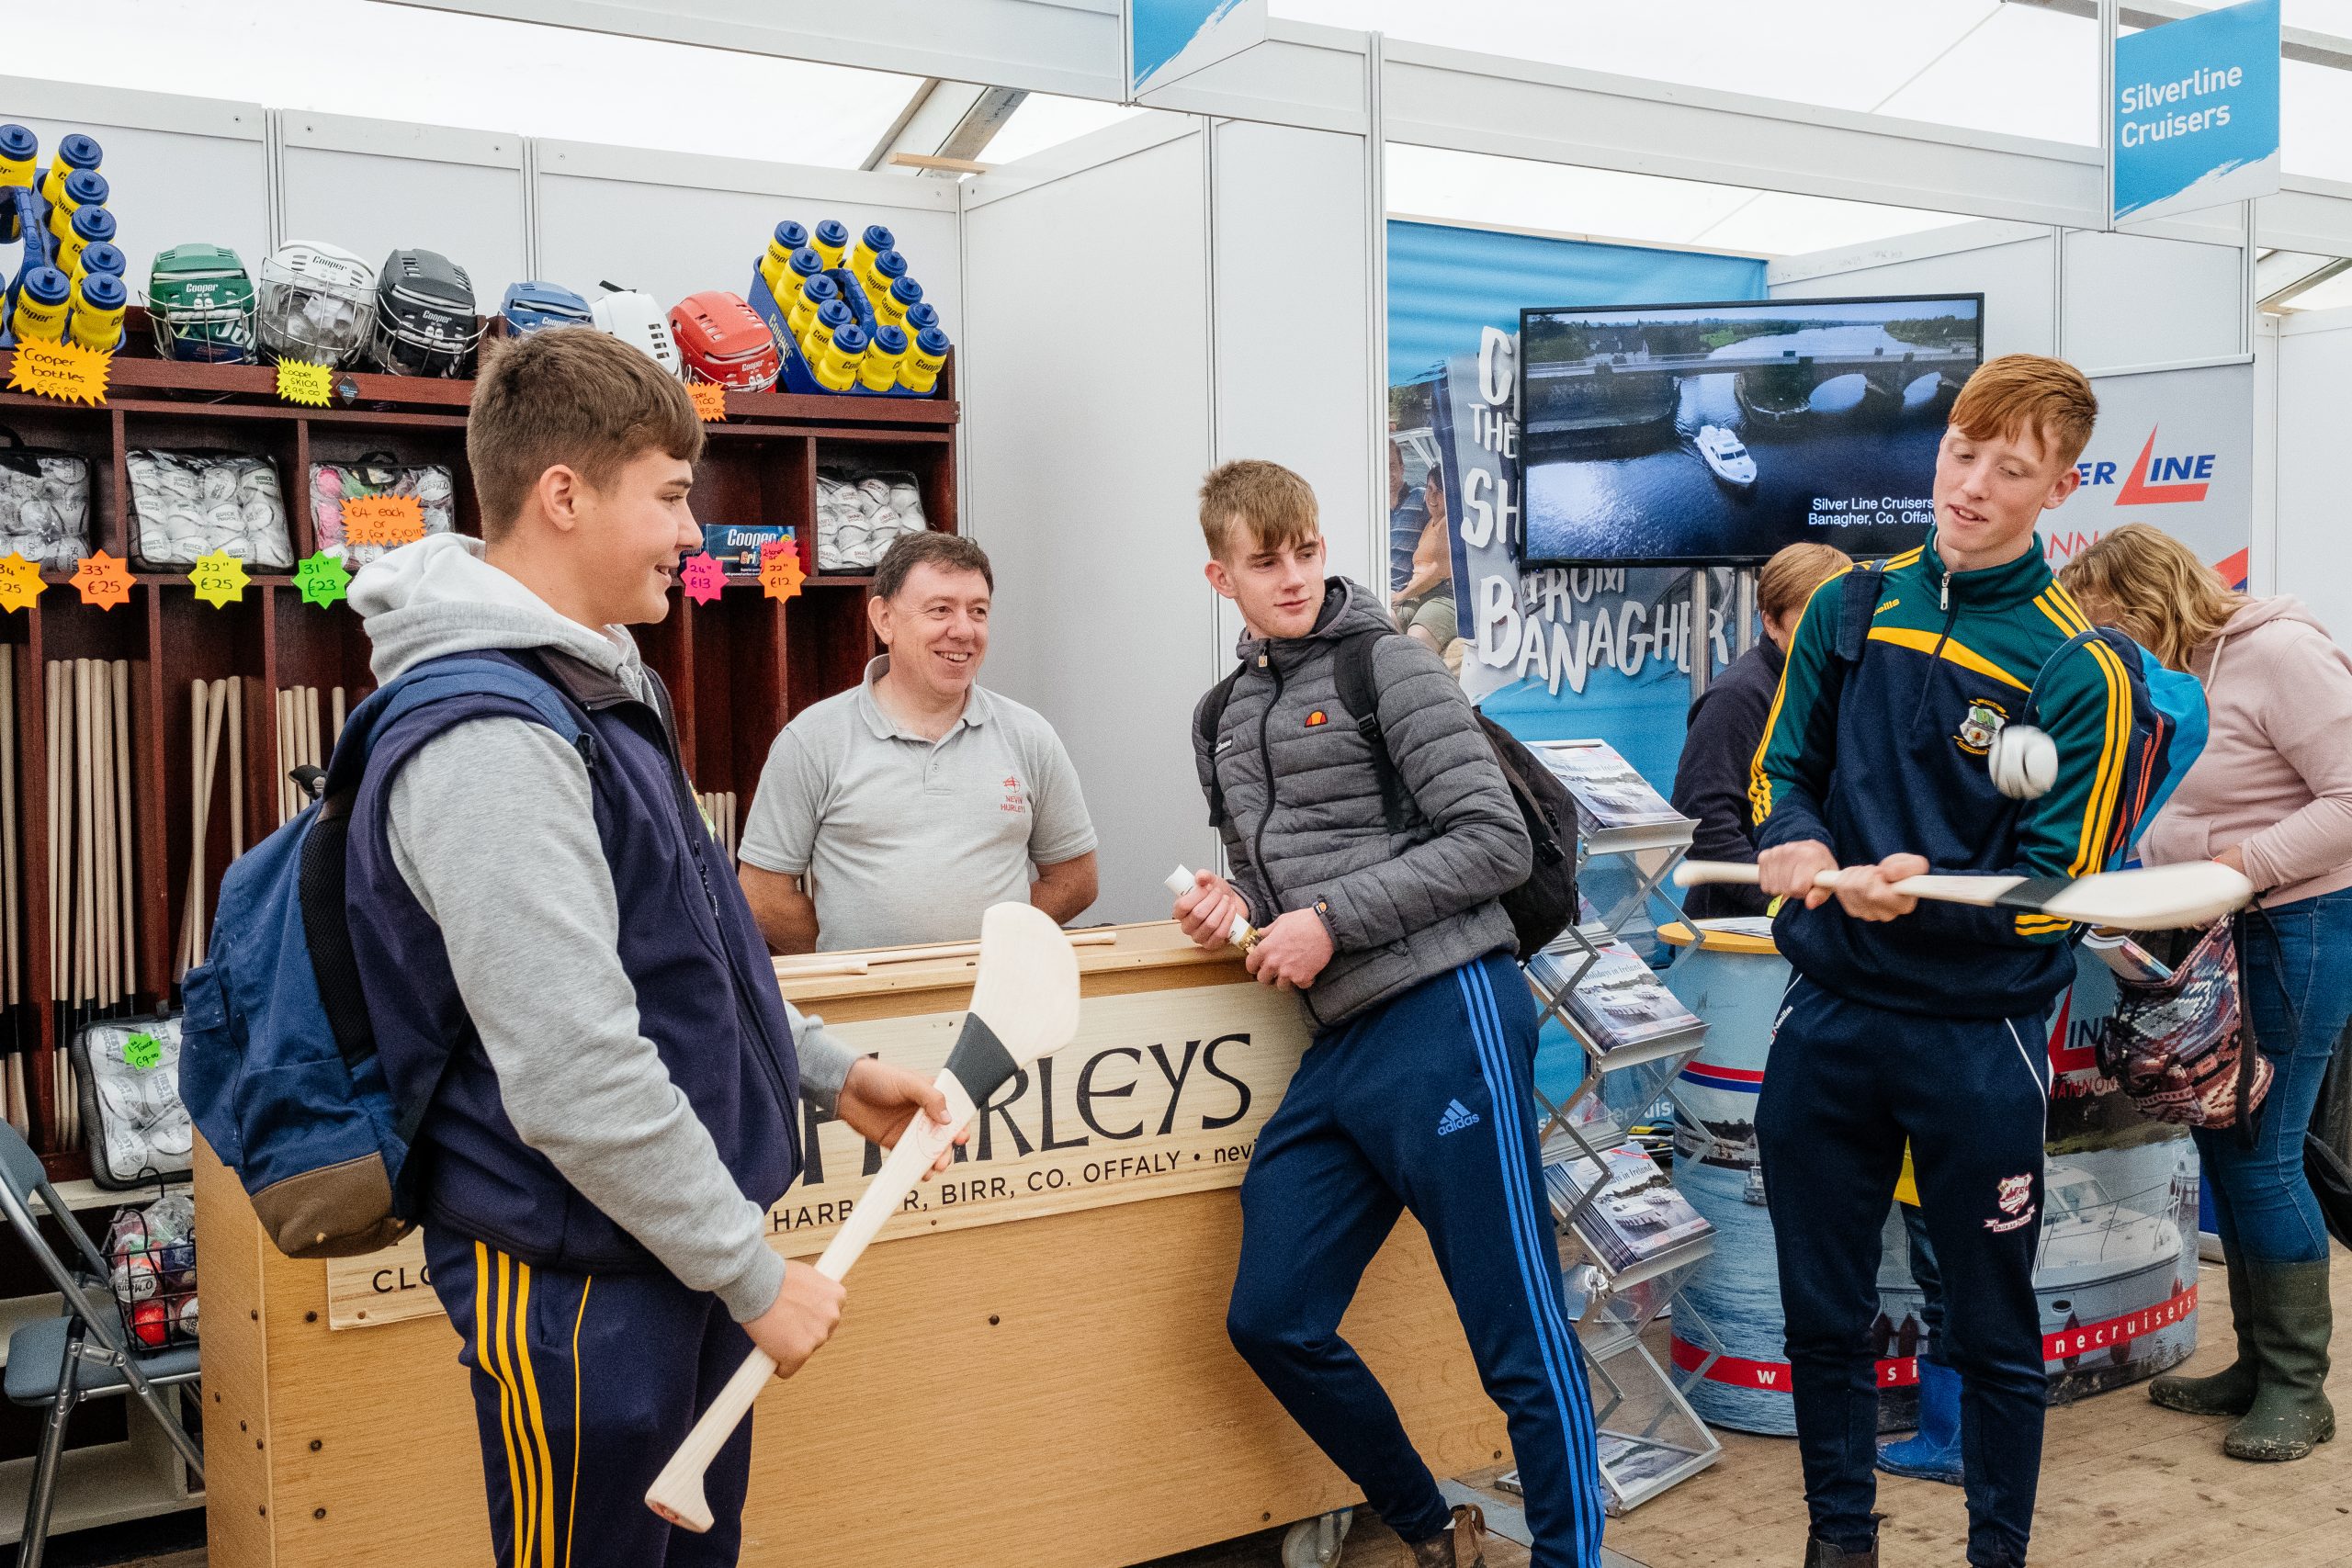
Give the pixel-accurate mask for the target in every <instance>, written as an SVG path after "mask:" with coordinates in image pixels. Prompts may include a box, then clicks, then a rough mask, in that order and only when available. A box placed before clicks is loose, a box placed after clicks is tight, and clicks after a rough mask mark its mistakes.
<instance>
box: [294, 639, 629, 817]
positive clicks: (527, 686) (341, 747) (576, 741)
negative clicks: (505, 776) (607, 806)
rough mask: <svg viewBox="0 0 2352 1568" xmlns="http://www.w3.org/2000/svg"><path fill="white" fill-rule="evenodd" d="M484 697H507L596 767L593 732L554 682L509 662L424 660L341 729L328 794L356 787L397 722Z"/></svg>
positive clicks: (380, 691) (377, 692) (372, 697)
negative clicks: (429, 708) (439, 705)
mask: <svg viewBox="0 0 2352 1568" xmlns="http://www.w3.org/2000/svg"><path fill="white" fill-rule="evenodd" d="M481 694H490V695H493V696H502V697H510V698H512V699H514V700H515V701H516V702H519V703H521V704H523V705H526V706H527V707H528V708H530V710H531V711H532V712H533V713H534V714H535V715H537V717H538V720H539V722H540V723H542V724H544V725H546V726H547V727H548V728H549V729H552V730H554V731H555V732H556V734H558V735H559V736H561V737H562V738H563V742H564V744H565V745H567V746H570V747H571V748H572V749H573V750H576V751H578V752H579V753H580V754H581V760H582V761H585V762H587V763H590V764H591V765H593V764H594V761H595V760H596V732H595V731H594V729H593V728H590V726H589V721H588V716H587V715H586V714H584V713H582V711H581V710H580V708H579V707H578V705H575V704H574V703H573V702H572V700H571V697H569V696H568V695H566V694H564V692H563V690H562V688H560V686H558V685H557V684H556V683H555V682H554V681H552V680H551V679H549V678H548V677H547V676H544V675H541V674H538V673H537V672H536V671H531V670H528V669H526V668H525V667H524V666H523V665H522V664H520V663H518V662H515V661H514V660H505V659H489V658H476V657H470V656H467V655H463V654H460V655H456V656H453V657H450V658H447V659H435V660H427V661H426V662H425V663H423V664H420V665H417V666H416V667H414V668H413V669H411V670H408V671H404V672H402V673H401V674H400V675H397V676H395V677H393V678H392V679H391V680H390V681H389V682H386V683H385V684H383V685H382V686H379V687H378V688H377V689H376V690H375V691H374V692H373V693H371V694H369V695H368V700H367V701H366V702H363V703H361V704H360V705H359V706H358V707H357V708H356V709H355V710H354V711H353V713H352V715H351V717H350V719H349V720H348V721H347V722H346V723H345V726H344V732H343V739H340V740H338V741H336V742H335V748H334V756H333V757H332V758H330V759H329V760H328V763H327V777H326V793H327V794H329V795H333V794H334V793H335V792H336V791H338V790H341V789H343V788H345V787H346V786H351V785H356V784H357V783H358V775H359V774H360V773H362V772H363V771H365V769H366V768H367V765H368V751H369V750H370V749H372V748H373V746H374V744H375V740H376V737H377V736H378V735H379V734H381V733H382V732H383V731H384V730H386V729H389V728H391V726H392V725H394V724H395V723H397V722H399V721H400V720H401V719H402V718H404V717H406V716H408V715H410V714H412V713H413V712H415V711H416V710H417V709H418V708H421V707H424V706H425V705H428V704H431V703H436V702H441V701H443V700H445V699H447V698H450V697H462V696H475V695H481Z"/></svg>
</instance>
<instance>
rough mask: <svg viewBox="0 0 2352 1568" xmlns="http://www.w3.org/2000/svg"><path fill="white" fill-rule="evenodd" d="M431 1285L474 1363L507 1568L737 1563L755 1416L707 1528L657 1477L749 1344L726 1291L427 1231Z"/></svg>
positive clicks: (493, 1521)
mask: <svg viewBox="0 0 2352 1568" xmlns="http://www.w3.org/2000/svg"><path fill="white" fill-rule="evenodd" d="M424 1253H425V1258H426V1260H427V1261H428V1262H429V1263H430V1264H431V1265H432V1269H433V1289H434V1292H435V1294H437V1295H438V1296H439V1297H440V1298H441V1304H442V1305H443V1306H444V1307H446V1308H447V1309H448V1313H449V1321H450V1322H451V1323H452V1324H454V1325H456V1326H457V1330H458V1335H459V1337H461V1338H462V1339H463V1341H464V1348H463V1349H462V1350H460V1351H459V1352H458V1359H459V1360H460V1361H461V1362H463V1363H464V1365H465V1367H466V1370H467V1371H469V1372H470V1373H472V1375H473V1390H474V1418H475V1420H476V1422H477V1424H478V1425H479V1426H480V1427H481V1457H482V1476H483V1480H484V1482H485V1483H487V1489H488V1492H489V1496H490V1536H491V1542H492V1561H493V1562H495V1563H497V1564H498V1568H726V1565H729V1564H732V1563H733V1562H735V1559H736V1554H737V1552H738V1551H740V1550H741V1545H742V1537H743V1523H742V1515H743V1497H744V1494H745V1492H746V1490H747V1489H748V1487H749V1485H750V1482H751V1471H752V1423H751V1422H750V1421H749V1420H746V1421H744V1422H743V1424H742V1425H741V1426H740V1427H736V1428H735V1435H734V1437H733V1438H729V1441H728V1443H727V1446H726V1447H724V1448H722V1449H720V1450H718V1459H717V1460H715V1461H713V1462H712V1464H711V1467H710V1471H709V1473H708V1474H707V1476H705V1478H704V1480H703V1495H704V1496H705V1497H706V1498H707V1499H708V1501H709V1503H710V1511H711V1517H712V1520H713V1522H712V1525H711V1528H710V1532H709V1533H708V1534H707V1535H696V1534H695V1533H694V1532H692V1531H691V1530H683V1529H672V1528H671V1526H670V1525H669V1524H668V1523H667V1522H666V1521H664V1520H663V1519H662V1518H661V1517H659V1516H658V1515H656V1514H655V1513H654V1512H653V1510H652V1509H650V1508H649V1507H647V1506H645V1489H646V1488H647V1487H649V1486H650V1485H652V1484H653V1477H654V1475H655V1474H656V1473H657V1472H660V1470H661V1468H662V1465H663V1464H665V1463H667V1462H668V1461H669V1458H670V1455H671V1454H672V1453H673V1451H674V1450H676V1449H677V1446H678V1445H679V1444H680V1443H681V1442H683V1441H684V1440H685V1436H686V1433H687V1432H688V1431H689V1430H690V1429H691V1428H692V1427H693V1426H694V1423H695V1416H698V1415H700V1414H701V1413H702V1410H703V1408H704V1407H705V1406H706V1405H707V1404H709V1403H710V1402H711V1401H712V1400H713V1399H714V1398H716V1397H717V1396H718V1391H719V1389H720V1387H721V1386H722V1385H724V1384H725V1383H726V1382H727V1380H728V1379H729V1378H730V1377H732V1376H734V1375H735V1371H736V1369H737V1368H738V1367H740V1366H741V1365H742V1362H743V1358H744V1357H746V1356H748V1355H750V1354H751V1353H752V1338H751V1336H750V1335H748V1334H746V1333H744V1332H743V1330H742V1328H741V1326H740V1325H737V1324H736V1323H735V1321H734V1320H733V1319H732V1318H730V1317H729V1316H728V1315H727V1309H726V1308H725V1307H724V1306H721V1305H720V1304H719V1301H718V1297H717V1296H714V1295H712V1294H711V1293H710V1292H707V1291H690V1290H688V1289H687V1288H686V1287H685V1286H684V1285H683V1284H680V1283H679V1282H678V1280H675V1279H674V1278H673V1277H672V1276H671V1275H669V1274H666V1273H652V1274H595V1275H588V1274H574V1273H568V1272H565V1271H563V1270H560V1269H534V1268H532V1267H531V1266H530V1265H528V1264H526V1263H523V1262H521V1261H520V1260H518V1259H516V1258H511V1257H509V1256H507V1255H506V1254H505V1253H503V1252H501V1251H499V1250H498V1249H497V1248H496V1247H485V1246H483V1245H482V1244H481V1243H480V1242H476V1241H469V1240H466V1239H465V1238H463V1237H461V1236H456V1235H447V1234H444V1233H439V1232H435V1231H433V1230H429V1229H428V1230H427V1231H426V1232H425V1234H424Z"/></svg>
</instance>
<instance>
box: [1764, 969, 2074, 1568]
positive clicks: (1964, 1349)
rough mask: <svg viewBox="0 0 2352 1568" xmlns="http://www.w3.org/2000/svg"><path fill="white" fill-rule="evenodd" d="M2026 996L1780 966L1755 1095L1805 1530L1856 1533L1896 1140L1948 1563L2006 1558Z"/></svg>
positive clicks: (2020, 1281) (2036, 1407) (2029, 1408)
mask: <svg viewBox="0 0 2352 1568" xmlns="http://www.w3.org/2000/svg"><path fill="white" fill-rule="evenodd" d="M2043 1038H2044V1037H2043V1034H2042V1020H2041V1015H2040V1014H2039V1013H2033V1014H2029V1015H2025V1016H2022V1017H2018V1018H2013V1019H2002V1018H1950V1017H1941V1016H1931V1015H1928V1014H1923V1013H1905V1012H1891V1011H1889V1010H1886V1009H1883V1008H1877V1007H1872V1006H1870V1005H1869V1004H1868V1003H1864V1002H1858V1001H1854V1000H1851V999H1850V998H1846V997H1841V996H1839V995H1838V994H1837V993H1836V992H1833V991H1829V990H1826V989H1825V988H1823V987H1821V986H1818V985H1816V984H1815V983H1814V982H1813V981H1811V980H1806V979H1803V978H1800V979H1798V980H1797V982H1796V983H1795V984H1794V985H1793V986H1792V987H1790V990H1789V995H1788V997H1787V998H1786V1000H1785V1001H1784V1002H1783V1004H1782V1008H1781V1019H1780V1021H1779V1025H1778V1028H1777V1029H1776V1030H1775V1032H1774V1033H1773V1037H1772V1059H1771V1066H1770V1071H1768V1072H1767V1073H1766V1074H1765V1077H1764V1092H1763V1096H1762V1098H1761V1100H1760V1101H1759V1102H1758V1106H1757V1111H1756V1137H1757V1146H1758V1152H1759V1153H1760V1155H1761V1156H1762V1158H1763V1163H1764V1181H1765V1190H1766V1191H1767V1193H1768V1195H1769V1201H1770V1206H1771V1212H1772V1232H1773V1236H1774V1240H1775V1243H1776V1245H1777V1247H1778V1248H1779V1252H1780V1266H1781V1309H1782V1311H1783V1313H1784V1314H1786V1316H1787V1319H1788V1353H1789V1363H1790V1369H1791V1371H1790V1390H1791V1393H1792V1394H1793V1395H1794V1396H1795V1404H1796V1418H1797V1445H1798V1449H1799V1450H1800V1452H1801V1454H1802V1456H1803V1459H1804V1488H1805V1501H1806V1502H1807V1503H1808V1504H1809V1505H1810V1506H1811V1509H1812V1515H1813V1530H1814V1533H1815V1535H1817V1536H1819V1537H1820V1538H1821V1539H1822V1540H1827V1541H1829V1542H1831V1543H1833V1544H1835V1545H1838V1546H1841V1547H1845V1548H1849V1549H1852V1548H1856V1547H1860V1546H1861V1545H1863V1544H1864V1543H1866V1542H1868V1541H1870V1540H1872V1539H1873V1538H1874V1536H1875V1534H1876V1530H1877V1527H1876V1526H1875V1525H1874V1524H1873V1523H1872V1521H1871V1502H1872V1500H1873V1499H1874V1498H1875V1496H1876V1495H1877V1487H1876V1478H1875V1475H1874V1473H1873V1471H1872V1464H1873V1461H1875V1460H1876V1458H1877V1453H1878V1450H1877V1439H1878V1377H1877V1369H1876V1366H1875V1363H1874V1359H1873V1357H1872V1354H1871V1343H1870V1330H1871V1322H1872V1321H1873V1320H1874V1319H1875V1317H1876V1316H1877V1314H1878V1306H1879V1298H1878V1265H1879V1237H1880V1234H1881V1231H1882V1229H1883V1226H1884V1225H1885V1224H1886V1212H1887V1207H1888V1205H1889V1204H1890V1203H1892V1202H1893V1201H1894V1183H1895V1179H1896V1177H1897V1176H1898V1175H1899V1174H1900V1173H1901V1171H1902V1168H1903V1143H1904V1140H1905V1138H1906V1137H1907V1138H1909V1139H1910V1141H1911V1158H1912V1168H1913V1171H1914V1174H1915V1175H1916V1177H1917V1181H1918V1187H1919V1213H1920V1217H1921V1218H1922V1219H1923V1220H1924V1221H1925V1222H1926V1224H1927V1227H1928V1236H1929V1238H1930V1239H1931V1241H1932V1243H1933V1245H1934V1248H1935V1266H1936V1269H1937V1271H1938V1273H1939V1275H1940V1276H1941V1280H1942V1284H1943V1287H1944V1317H1943V1324H1942V1326H1941V1329H1940V1330H1939V1333H1938V1335H1937V1347H1936V1350H1937V1359H1939V1360H1941V1361H1943V1362H1944V1363H1946V1364H1947V1365H1949V1366H1951V1368H1952V1369H1953V1370H1954V1371H1958V1372H1959V1373H1960V1386H1961V1395H1960V1446H1961V1461H1962V1465H1963V1466H1964V1468H1965V1471H1966V1476H1967V1481H1966V1485H1967V1492H1968V1561H1969V1562H1972V1563H1977V1564H1981V1565H1984V1568H1994V1565H2000V1564H2021V1563H2023V1562H2025V1560H2026V1542H2027V1538H2028V1536H2029V1535H2030V1532H2031V1529H2032V1526H2033V1499H2034V1487H2035V1483H2036V1481H2037V1479H2038V1478H2039V1475H2040V1472H2041V1424H2042V1416H2043V1415H2044V1413H2045V1410H2046V1407H2047V1401H2048V1397H2049V1381H2048V1377H2047V1374H2046V1373H2045V1371H2044V1363H2043V1360H2042V1353H2041V1344H2042V1341H2041V1309H2040V1307H2039V1306H2038V1305H2037V1303H2036V1302H2035V1298H2034V1293H2033V1264H2034V1254H2035V1252H2036V1249H2037V1247H2038V1246H2039V1244H2040V1241H2041V1193H2042V1182H2041V1156H2042V1140H2043V1135H2044V1134H2043V1129H2044V1125H2045V1123H2046V1122H2047V1121H2048V1115H2049V1102H2050V1056H2049V1053H2048V1050H2047V1049H2046V1047H2045V1046H2044V1044H2043Z"/></svg>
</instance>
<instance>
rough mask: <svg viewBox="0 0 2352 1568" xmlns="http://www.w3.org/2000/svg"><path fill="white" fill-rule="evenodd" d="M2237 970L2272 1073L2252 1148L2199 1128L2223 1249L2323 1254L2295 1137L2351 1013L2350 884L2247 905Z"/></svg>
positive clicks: (2283, 1255) (2270, 1256)
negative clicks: (2267, 905) (2264, 905)
mask: <svg viewBox="0 0 2352 1568" xmlns="http://www.w3.org/2000/svg"><path fill="white" fill-rule="evenodd" d="M2238 969H2239V975H2240V976H2241V978H2242V980H2243V982H2244V986H2245V1013H2246V1017H2247V1018H2248V1019H2249V1020H2251V1021H2252V1022H2253V1025H2254V1039H2255V1043H2256V1044H2257V1045H2259V1046H2260V1047H2261V1048H2262V1054H2263V1055H2265V1056H2267V1057H2268V1058H2269V1059H2270V1066H2272V1068H2273V1069H2275V1071H2276V1074H2277V1076H2276V1077H2273V1078H2272V1079H2271V1080H2270V1092H2269V1094H2268V1096H2267V1097H2266V1098H2265V1099H2264V1100H2263V1102H2262V1108H2261V1110H2260V1111H2259V1112H2258V1115H2257V1118H2256V1125H2255V1135H2254V1146H2253V1147H2252V1148H2248V1147H2246V1146H2245V1140H2244V1139H2243V1138H2242V1137H2241V1136H2240V1135H2239V1133H2238V1129H2236V1128H2234V1127H2222V1128H2217V1129H2214V1130H2211V1131H2208V1130H2207V1129H2205V1128H2202V1127H2199V1128H2196V1129H2194V1133H2195V1135H2196V1139H2197V1153H2198V1156H2199V1158H2200V1159H2202V1160H2203V1162H2204V1168H2205V1174H2206V1178H2207V1179H2208V1180H2210V1181H2211V1183H2212V1187H2213V1213H2214V1216H2215V1220H2216V1223H2217V1224H2219V1225H2220V1226H2221V1235H2222V1247H2225V1248H2227V1249H2228V1250H2229V1252H2230V1253H2231V1255H2232V1256H2233V1257H2243V1258H2254V1259H2258V1260H2260V1261H2262V1262H2266V1263H2315V1262H2318V1261H2320V1260H2322V1259H2324V1258H2326V1257H2327V1225H2326V1223H2325V1221H2324V1219H2322V1217H2321V1215H2320V1210H2319V1201H2318V1200H2317V1199H2316V1198H2314V1197H2312V1188H2311V1183H2310V1182H2309V1181H2308V1180H2306V1179H2304V1176H2303V1134H2304V1133H2305V1132H2306V1131H2308V1130H2309V1128H2310V1126H2311V1121H2312V1107H2313V1106H2315V1105H2316V1104H2318V1103H2319V1090H2320V1083H2321V1080H2322V1079H2324V1078H2325V1077H2326V1076H2327V1067H2328V1063H2329V1062H2330V1061H2331V1060H2333V1059H2334V1057H2335V1048H2336V1045H2337V1043H2338V1042H2339V1041H2341V1040H2342V1038H2343V1036H2344V1031H2345V1023H2346V1020H2347V1019H2352V888H2346V889H2344V890H2342V891H2340V892H2335V893H2324V894H2322V895H2320V896H2319V897H2316V898H2299V899H2297V900H2296V901H2295V902H2294V903H2291V904H2282V905H2280V906H2279V907H2278V908H2275V909H2250V910H2248V911H2247V912H2246V913H2245V916H2244V917H2243V918H2242V919H2241V920H2240V922H2239V926H2238ZM2241 1249H2243V1250H2241Z"/></svg>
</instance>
